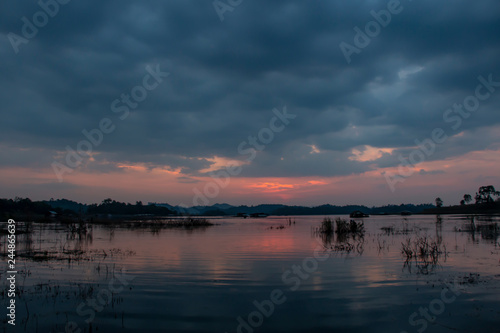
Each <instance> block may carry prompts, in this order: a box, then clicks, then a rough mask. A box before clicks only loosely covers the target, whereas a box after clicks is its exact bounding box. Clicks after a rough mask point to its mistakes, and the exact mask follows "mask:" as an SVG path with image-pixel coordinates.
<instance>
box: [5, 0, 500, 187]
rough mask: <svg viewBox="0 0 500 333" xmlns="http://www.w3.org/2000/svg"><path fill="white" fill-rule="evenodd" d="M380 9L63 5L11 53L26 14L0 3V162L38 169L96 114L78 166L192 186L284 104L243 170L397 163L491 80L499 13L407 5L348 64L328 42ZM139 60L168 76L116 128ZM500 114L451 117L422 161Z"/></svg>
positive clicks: (441, 154) (478, 145) (354, 5)
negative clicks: (222, 12) (93, 134)
mask: <svg viewBox="0 0 500 333" xmlns="http://www.w3.org/2000/svg"><path fill="white" fill-rule="evenodd" d="M386 5H387V2H386V1H370V2H348V1H337V2H320V1H317V2H304V1H298V0H296V1H287V2H284V3H279V2H276V3H275V2H269V1H252V2H246V3H245V4H244V5H241V6H239V7H238V8H237V9H235V10H234V11H233V12H231V13H230V14H229V13H228V14H227V17H226V19H225V20H224V22H220V20H219V18H218V16H217V14H216V13H215V11H214V9H213V7H212V4H211V2H197V1H159V0H153V1H148V2H143V3H137V2H135V1H130V0H125V1H121V0H120V1H118V0H104V1H96V0H92V1H85V2H77V1H72V2H70V3H68V4H67V5H65V6H61V8H60V11H59V13H58V14H57V15H56V16H55V17H54V18H51V20H50V22H49V23H48V24H47V26H46V27H44V28H40V29H39V32H38V35H37V36H36V37H35V38H33V39H32V40H30V41H29V43H28V44H23V45H21V46H20V52H19V54H17V55H16V54H15V53H14V52H13V50H12V47H11V45H10V43H9V40H8V39H7V34H8V33H10V32H15V33H17V34H21V27H22V24H23V23H22V21H21V17H23V16H26V17H28V18H30V17H32V15H33V13H35V12H36V11H37V10H39V7H38V5H37V4H35V3H21V2H9V3H8V4H7V3H5V4H3V5H2V8H3V9H4V10H2V11H0V22H2V23H1V25H0V37H1V38H0V54H1V55H2V58H3V59H4V61H2V63H0V71H1V72H2V76H1V77H0V98H1V100H2V108H1V109H0V116H1V119H2V121H1V123H0V145H1V146H2V147H3V148H4V149H5V150H4V151H3V152H4V154H3V156H2V159H1V161H2V166H5V167H6V166H20V167H29V168H44V167H46V168H50V163H51V161H52V160H53V157H54V156H61V152H63V151H64V150H65V149H66V146H70V147H75V146H76V144H77V143H78V142H79V141H80V140H82V139H84V137H83V136H82V130H84V129H87V130H90V129H92V128H96V127H97V126H98V124H99V121H100V120H101V119H102V118H104V117H108V118H110V119H112V121H113V123H114V124H115V125H116V130H115V131H114V132H113V133H111V134H108V135H106V136H105V137H104V139H103V143H102V144H101V145H99V146H98V147H95V152H96V157H95V161H91V163H88V164H86V165H85V167H86V168H88V170H90V171H91V170H95V171H98V172H119V169H120V168H119V167H118V165H123V164H134V165H135V164H138V165H143V166H144V167H145V168H146V169H152V168H163V169H165V170H169V171H172V172H173V171H175V172H179V175H178V178H177V180H178V181H179V182H184V183H185V182H188V183H189V182H194V181H196V180H195V179H194V178H192V177H196V176H199V175H203V174H204V172H203V170H206V169H209V168H211V167H212V168H213V167H214V166H213V165H214V163H215V162H214V159H223V160H240V161H241V160H244V158H245V157H244V156H241V155H240V154H239V153H238V145H239V144H240V143H241V142H242V141H244V140H247V138H248V136H249V135H255V134H256V133H258V132H259V130H261V129H262V128H263V127H266V126H268V123H269V120H270V118H271V117H272V109H273V108H275V107H276V108H281V107H283V106H284V105H286V106H287V108H288V110H289V111H290V112H291V113H293V114H296V115H297V118H296V120H294V121H292V122H291V123H290V125H289V126H287V127H286V128H285V130H284V131H283V132H280V133H277V134H276V136H275V139H274V140H273V141H272V142H271V143H270V144H268V145H267V146H266V149H265V150H264V151H263V152H261V153H259V154H258V155H257V157H256V158H255V159H254V160H253V161H252V163H251V164H249V165H245V166H244V171H243V172H242V176H244V177H280V176H282V177H306V176H321V177H336V176H344V175H351V174H362V173H365V172H367V171H370V170H373V169H374V168H377V167H378V168H384V167H391V166H395V165H397V164H398V163H399V160H398V158H397V157H398V156H399V154H402V155H404V154H407V153H408V152H410V151H411V149H413V148H412V147H414V146H415V139H420V140H422V139H424V138H426V137H429V135H430V133H431V131H432V130H433V129H434V128H436V127H444V126H446V124H444V123H443V112H444V111H445V110H446V109H447V108H449V107H451V106H452V105H453V104H454V103H462V102H463V100H464V98H465V97H466V96H468V95H470V94H472V93H474V89H475V87H476V85H477V77H478V76H479V75H483V76H487V75H488V74H490V73H492V74H493V77H494V79H495V80H497V81H500V63H499V62H498V59H499V57H500V43H499V41H498V36H497V31H499V29H500V22H499V21H498V19H497V17H498V15H500V7H499V6H498V4H497V2H496V1H494V0H485V1H481V2H480V3H471V2H470V1H466V0H458V1H455V2H454V3H453V6H450V5H449V4H448V3H447V2H445V1H430V0H422V1H418V2H412V3H409V2H405V3H404V6H405V9H404V11H403V12H402V13H401V14H399V15H398V16H394V17H393V19H392V21H391V23H390V24H389V25H388V26H387V27H386V28H384V30H383V31H382V32H381V34H380V35H379V36H378V37H376V38H374V39H373V40H372V42H371V43H370V45H369V46H367V47H366V48H365V49H363V51H362V53H360V54H359V55H357V54H355V55H354V56H353V61H352V63H351V64H349V65H348V64H347V63H346V62H345V59H344V57H343V55H342V52H341V51H340V48H339V43H341V42H342V41H346V42H350V43H351V42H352V40H353V38H354V35H355V32H354V30H353V28H354V27H355V26H359V27H364V25H365V24H366V23H367V22H368V21H370V20H372V19H373V18H372V17H371V16H370V11H371V10H375V11H377V10H381V9H383V8H385V7H386ZM443 7H444V8H447V10H446V11H443V10H441V9H442V8H443ZM255 22H259V23H258V24H256V23H255ZM148 64H149V65H155V64H159V65H160V66H161V68H162V70H164V71H168V72H170V73H171V76H170V77H168V78H167V79H165V81H164V82H163V83H162V84H161V85H160V86H159V87H158V88H156V89H155V90H154V91H151V92H149V94H148V97H147V99H146V100H144V102H141V104H140V106H139V107H138V108H137V109H135V110H131V113H130V116H129V117H128V118H127V119H125V120H120V119H119V117H118V114H116V113H113V112H112V111H111V103H112V102H113V101H114V100H115V99H117V98H120V96H121V94H127V93H130V89H131V88H132V87H134V86H135V85H137V84H139V83H140V82H141V80H142V78H143V77H144V75H145V73H146V71H145V67H146V65H148ZM499 107H500V91H497V92H495V93H494V94H493V95H492V97H491V98H489V99H488V100H486V101H484V102H482V105H481V107H480V109H479V110H478V111H477V112H476V113H475V114H474V115H473V116H471V117H470V118H468V119H466V120H464V122H463V126H462V128H461V129H460V132H463V133H464V134H463V136H462V137H455V136H453V135H455V134H457V133H451V132H450V136H451V139H450V140H448V141H447V142H446V143H445V144H443V145H442V146H441V147H439V148H438V149H437V150H436V153H435V154H434V155H433V156H432V157H430V159H431V160H445V159H448V158H451V157H456V156H462V155H464V154H467V153H468V152H472V151H477V150H484V149H490V148H491V145H495V144H498V143H499V142H500V140H499V139H500V138H499V137H498V136H497V135H494V133H493V132H494V131H497V129H498V127H499V126H500V118H499V117H498V116H497V112H498V108H499ZM311 147H315V149H316V150H317V151H318V152H315V153H311ZM360 147H371V148H370V152H371V153H370V154H368V153H367V152H366V150H361V149H360ZM353 151H354V152H356V151H357V152H359V154H358V153H355V156H358V157H357V158H353ZM356 154H357V155H356ZM363 154H364V155H363Z"/></svg>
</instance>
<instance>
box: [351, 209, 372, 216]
mask: <svg viewBox="0 0 500 333" xmlns="http://www.w3.org/2000/svg"><path fill="white" fill-rule="evenodd" d="M349 216H350V217H353V218H360V217H370V215H368V214H365V213H363V212H362V211H360V210H355V211H354V212H352V213H351V214H349Z"/></svg>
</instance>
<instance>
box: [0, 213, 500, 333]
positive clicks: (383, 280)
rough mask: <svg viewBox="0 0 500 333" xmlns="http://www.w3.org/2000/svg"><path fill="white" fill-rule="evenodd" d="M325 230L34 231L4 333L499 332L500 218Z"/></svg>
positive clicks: (307, 222)
mask: <svg viewBox="0 0 500 333" xmlns="http://www.w3.org/2000/svg"><path fill="white" fill-rule="evenodd" d="M336 217H337V216H332V218H336ZM341 217H342V218H345V219H347V220H349V217H347V216H341ZM322 220H323V216H295V217H291V220H289V218H288V217H267V218H259V219H252V218H247V219H242V218H217V219H215V218H214V219H212V220H211V221H212V222H214V223H216V224H217V225H214V226H209V227H200V228H195V229H191V230H184V229H177V228H169V229H162V228H150V227H147V228H144V227H143V228H141V227H131V226H123V227H122V226H117V225H113V226H108V225H92V226H90V225H86V226H77V225H62V224H56V223H48V224H33V225H31V230H30V231H29V232H28V233H26V234H20V235H18V244H17V252H18V257H17V258H16V259H17V260H16V265H17V270H18V274H17V276H16V284H17V288H18V294H17V295H16V326H15V327H13V326H11V325H8V324H7V319H8V318H7V319H5V317H4V320H3V326H4V332H79V330H80V332H221V333H224V332H246V333H248V332H384V333H386V332H394V333H396V332H397V333H399V332H424V331H425V332H500V302H499V300H500V244H499V233H500V231H499V229H498V226H497V223H498V222H499V218H498V217H476V218H475V219H474V220H473V221H471V219H470V218H469V217H465V216H440V217H437V216H420V215H414V216H406V217H402V216H373V217H369V218H364V219H356V221H358V222H361V221H363V222H364V231H362V232H359V233H356V234H351V233H347V234H343V235H340V234H336V233H333V234H330V235H329V234H325V233H320V232H318V230H317V228H318V227H320V225H321V222H322ZM19 224H20V225H21V223H19ZM19 228H21V226H20V227H19ZM0 241H1V246H2V248H3V249H4V251H3V253H4V254H5V253H6V252H7V251H6V237H5V236H2V237H1V238H0ZM404 249H406V250H407V252H405V253H404V251H403V250H404ZM412 251H413V252H412ZM23 253H24V256H23ZM4 261H5V262H7V258H6V257H5V255H4ZM1 275H2V277H1V278H2V301H3V303H2V304H7V302H8V300H7V293H6V290H7V289H8V286H7V280H6V278H7V274H6V270H2V272H1ZM4 309H5V308H4Z"/></svg>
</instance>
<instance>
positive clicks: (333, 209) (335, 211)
mask: <svg viewBox="0 0 500 333" xmlns="http://www.w3.org/2000/svg"><path fill="white" fill-rule="evenodd" d="M156 205H157V206H162V207H168V208H169V209H171V210H173V211H175V212H177V213H178V214H184V215H186V214H191V215H210V216H224V215H229V216H235V215H236V214H238V213H244V214H254V213H264V214H268V215H345V214H350V213H351V212H353V211H355V210H360V211H362V212H363V213H366V214H400V213H401V212H402V211H409V212H412V213H413V214H417V213H420V212H422V211H423V210H425V209H431V208H435V206H434V205H431V204H420V205H413V204H401V205H386V206H381V207H371V208H370V207H367V206H362V205H347V206H335V205H330V204H326V205H321V206H316V207H305V206H287V205H281V204H262V205H257V206H246V205H241V206H231V205H229V204H215V205H212V206H194V207H189V208H186V207H179V206H171V205H169V204H161V203H156Z"/></svg>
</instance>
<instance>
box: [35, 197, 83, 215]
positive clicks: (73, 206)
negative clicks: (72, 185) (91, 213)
mask: <svg viewBox="0 0 500 333" xmlns="http://www.w3.org/2000/svg"><path fill="white" fill-rule="evenodd" d="M43 202H44V203H45V204H47V205H49V206H50V207H52V209H56V208H60V209H61V210H63V211H64V210H71V211H73V212H74V213H80V212H81V213H86V212H87V205H85V204H81V203H78V202H76V201H72V200H68V199H57V200H54V199H51V200H49V201H43Z"/></svg>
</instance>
